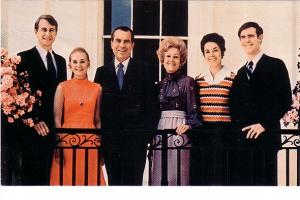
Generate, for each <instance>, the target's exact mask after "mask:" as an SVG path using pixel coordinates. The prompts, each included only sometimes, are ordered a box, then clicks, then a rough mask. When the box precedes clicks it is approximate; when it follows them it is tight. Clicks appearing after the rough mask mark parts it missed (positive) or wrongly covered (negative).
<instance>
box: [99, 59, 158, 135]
mask: <svg viewBox="0 0 300 200" xmlns="http://www.w3.org/2000/svg"><path fill="white" fill-rule="evenodd" d="M153 77H154V74H153V70H151V69H150V66H149V65H147V64H146V63H143V62H138V61H137V60H135V59H133V58H130V61H129V63H128V67H127V70H126V73H125V78H124V83H123V89H122V90H120V89H119V85H118V79H117V75H116V71H115V66H114V61H112V62H111V63H109V64H107V65H104V66H102V67H100V68H98V69H97V72H96V75H95V80H94V81H95V82H96V83H99V84H101V86H102V88H103V92H102V102H101V124H102V128H103V129H117V130H118V129H153V128H154V127H156V124H155V118H154V113H155V109H156V108H155V106H156V105H157V104H156V105H155V102H156V101H157V96H156V93H155V87H154V86H155V83H154V78H153Z"/></svg>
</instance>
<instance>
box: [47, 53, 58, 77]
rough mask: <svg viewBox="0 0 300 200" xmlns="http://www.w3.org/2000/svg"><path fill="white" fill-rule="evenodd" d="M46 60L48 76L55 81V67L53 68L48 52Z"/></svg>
mask: <svg viewBox="0 0 300 200" xmlns="http://www.w3.org/2000/svg"><path fill="white" fill-rule="evenodd" d="M46 58H47V67H48V74H49V76H50V78H51V79H53V80H55V79H56V70H55V67H54V63H53V60H52V56H51V53H50V52H49V51H48V53H47V56H46Z"/></svg>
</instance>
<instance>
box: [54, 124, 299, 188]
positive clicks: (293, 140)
mask: <svg viewBox="0 0 300 200" xmlns="http://www.w3.org/2000/svg"><path fill="white" fill-rule="evenodd" d="M191 131H193V132H197V131H199V130H191ZM134 132H140V134H151V135H152V136H156V137H153V138H154V139H153V140H152V141H151V142H149V145H148V150H149V154H148V161H149V169H148V170H149V171H148V178H149V185H151V179H152V172H151V166H152V159H151V157H152V153H151V152H152V151H153V150H156V151H157V150H159V151H161V152H162V154H161V155H162V156H161V159H162V160H161V163H162V165H161V172H162V180H161V185H168V158H167V156H168V153H167V152H168V150H170V149H172V150H176V151H177V152H178V154H177V166H174V167H177V174H178V176H177V185H180V182H181V180H180V177H181V176H180V172H181V169H180V163H181V157H180V151H181V150H191V148H193V147H191V146H190V143H191V141H190V140H185V139H184V138H183V137H181V139H178V140H176V141H175V142H174V144H173V145H172V147H168V138H170V136H171V135H174V134H175V132H174V130H165V131H156V132H155V133H153V132H152V131H146V132H145V130H139V131H134ZM56 133H57V137H56V139H57V150H58V152H60V153H59V155H60V156H61V157H63V149H72V152H73V164H72V167H73V168H72V185H75V179H76V173H75V172H76V162H75V158H76V152H77V150H78V149H85V161H86V162H85V185H87V184H88V178H87V177H88V161H87V157H88V149H98V156H99V160H100V154H101V148H102V146H101V141H100V139H99V138H100V137H101V135H103V134H105V131H103V132H102V130H100V129H56ZM61 133H65V134H63V135H62V134H61ZM81 133H89V134H91V135H90V137H81V136H80V134H81ZM115 133H116V134H120V132H119V131H116V132H115ZM110 134H113V132H112V131H110ZM95 135H97V136H99V135H100V137H93V136H95ZM91 138H96V139H91ZM179 138H180V137H179ZM86 144H93V145H92V146H93V147H89V145H86ZM280 150H284V151H285V152H286V162H285V163H286V172H285V176H286V185H287V186H288V185H290V152H291V151H297V185H298V186H299V185H300V139H299V130H282V146H281V149H280ZM228 156H229V155H228ZM62 166H63V159H60V185H62V184H63V178H62V177H63V173H64V172H63V167H62ZM98 166H99V169H98V172H99V173H100V167H101V165H100V164H98ZM98 175H99V174H98ZM98 175H97V177H98ZM97 183H98V185H100V180H98V181H97Z"/></svg>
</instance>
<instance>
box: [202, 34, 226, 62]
mask: <svg viewBox="0 0 300 200" xmlns="http://www.w3.org/2000/svg"><path fill="white" fill-rule="evenodd" d="M208 42H214V43H216V44H217V45H218V46H219V48H220V49H221V55H222V58H223V56H224V52H225V51H226V48H225V40H224V38H223V36H221V35H219V34H218V33H209V34H206V35H204V36H203V38H202V40H201V42H200V47H201V51H202V54H203V55H204V46H205V44H206V43H208Z"/></svg>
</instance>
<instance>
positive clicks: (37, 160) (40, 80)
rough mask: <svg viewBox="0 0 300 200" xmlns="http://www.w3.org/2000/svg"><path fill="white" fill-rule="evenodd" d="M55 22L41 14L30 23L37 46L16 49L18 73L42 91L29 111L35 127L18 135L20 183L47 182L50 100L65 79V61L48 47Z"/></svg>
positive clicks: (50, 150) (52, 139)
mask: <svg viewBox="0 0 300 200" xmlns="http://www.w3.org/2000/svg"><path fill="white" fill-rule="evenodd" d="M57 28H58V24H57V21H56V20H55V19H54V17H53V16H51V15H41V16H40V17H39V18H38V19H37V21H36V22H35V25H34V32H35V35H36V37H37V40H38V42H37V45H36V46H35V47H33V48H32V49H29V50H27V51H23V52H20V53H19V54H18V55H20V56H21V63H20V65H19V66H18V73H20V72H22V71H27V72H28V75H29V84H30V87H31V89H32V90H33V91H35V90H40V91H41V92H42V106H41V107H40V108H39V109H38V110H36V111H35V112H34V113H33V114H34V116H33V120H34V122H35V126H34V127H33V128H29V127H24V129H23V130H24V131H22V134H21V135H20V137H22V143H23V144H22V145H23V149H22V184H23V185H49V178H50V167H51V166H50V165H51V161H52V153H53V147H54V146H53V145H54V142H55V137H54V133H53V128H54V118H53V101H54V94H55V90H56V87H57V85H58V84H59V83H60V82H62V81H64V80H66V79H67V72H66V60H65V59H64V58H63V57H61V56H60V55H58V54H56V53H55V52H54V51H53V50H52V44H53V43H54V41H55V38H56V35H57Z"/></svg>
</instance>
